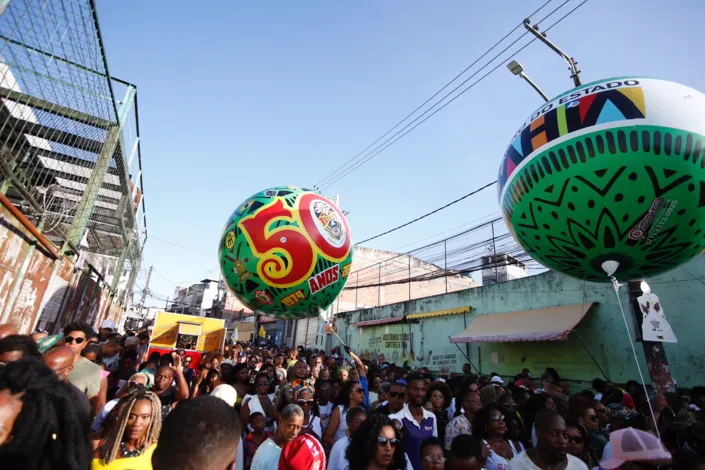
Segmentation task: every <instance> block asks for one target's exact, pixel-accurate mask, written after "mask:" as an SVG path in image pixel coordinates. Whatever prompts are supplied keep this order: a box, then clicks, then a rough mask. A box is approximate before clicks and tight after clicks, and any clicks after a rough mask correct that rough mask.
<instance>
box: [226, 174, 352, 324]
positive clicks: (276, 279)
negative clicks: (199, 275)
mask: <svg viewBox="0 0 705 470" xmlns="http://www.w3.org/2000/svg"><path fill="white" fill-rule="evenodd" d="M352 255H353V246H352V241H351V237H350V228H349V226H348V223H347V221H346V220H345V216H344V215H343V213H342V212H341V211H340V209H338V208H337V207H336V206H335V204H333V203H332V202H331V201H330V200H328V199H327V198H325V197H323V196H321V195H319V194H316V193H314V192H312V191H308V190H305V189H301V188H296V187H290V186H281V187H276V188H269V189H267V190H264V191H262V192H260V193H257V194H255V195H253V196H252V197H250V198H248V199H247V200H246V201H245V202H244V203H242V204H241V205H240V206H238V209H237V210H236V211H235V212H234V213H233V215H232V216H231V217H230V219H228V224H227V226H226V227H225V230H224V232H223V236H222V238H221V243H220V248H219V257H220V266H221V271H222V272H223V277H224V279H225V281H226V283H227V285H228V287H230V289H231V290H232V291H233V293H234V294H235V295H236V296H237V297H238V298H239V299H240V301H241V302H242V303H243V304H244V305H246V306H247V307H249V308H251V309H252V310H255V311H259V312H261V313H266V314H269V315H273V316H276V317H279V318H305V317H310V316H315V315H318V313H319V311H320V310H322V309H323V310H325V309H326V308H327V307H328V306H330V304H331V303H333V301H334V300H335V299H336V297H337V296H338V294H339V293H340V291H341V290H342V289H343V287H344V285H345V282H346V280H347V277H348V275H349V273H350V268H351V266H352Z"/></svg>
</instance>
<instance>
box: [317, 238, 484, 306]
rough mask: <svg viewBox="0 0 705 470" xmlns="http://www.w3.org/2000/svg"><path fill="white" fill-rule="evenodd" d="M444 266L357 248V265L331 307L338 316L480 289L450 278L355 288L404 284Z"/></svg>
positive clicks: (470, 281)
mask: <svg viewBox="0 0 705 470" xmlns="http://www.w3.org/2000/svg"><path fill="white" fill-rule="evenodd" d="M441 269H443V265H442V264H441V265H440V266H436V265H435V264H431V263H427V262H426V261H423V260H421V259H419V258H416V257H414V256H413V255H412V256H409V255H408V254H400V253H395V252H391V251H384V250H377V249H374V248H366V247H355V252H354V254H353V265H352V269H351V273H350V276H349V278H348V279H347V281H346V288H345V289H344V290H343V292H341V293H340V295H339V296H338V298H337V299H336V301H335V302H334V303H333V305H332V306H331V308H332V309H333V312H334V313H337V312H347V311H352V310H357V309H358V308H366V307H372V306H374V307H379V306H381V305H389V304H393V303H397V302H403V301H406V300H409V299H414V298H421V297H428V296H430V295H438V294H445V293H446V292H455V291H458V290H463V289H468V288H471V287H477V286H479V285H480V284H478V283H477V282H475V281H474V280H473V279H472V278H471V277H469V276H461V275H454V276H447V277H441V278H437V279H432V280H429V281H421V282H412V283H411V287H410V286H409V283H400V284H388V285H384V286H375V287H366V288H364V289H352V287H356V286H366V285H376V284H384V283H391V282H394V281H400V280H401V281H403V280H405V279H408V278H409V277H416V276H424V275H428V274H431V273H437V272H438V271H439V270H441Z"/></svg>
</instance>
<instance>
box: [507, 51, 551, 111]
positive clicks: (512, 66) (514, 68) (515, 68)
mask: <svg viewBox="0 0 705 470" xmlns="http://www.w3.org/2000/svg"><path fill="white" fill-rule="evenodd" d="M507 68H508V69H509V71H510V72H512V73H513V74H514V75H517V76H518V77H521V78H523V79H524V80H526V83H528V84H529V85H531V88H533V89H534V90H536V93H538V94H539V95H541V98H543V99H544V101H547V102H548V101H549V99H548V96H547V95H546V93H544V92H543V90H541V88H539V86H538V85H537V84H536V82H534V81H533V80H532V79H531V78H529V77H528V75H526V74H525V73H524V67H522V66H521V64H520V63H519V62H517V61H516V60H513V61H511V62H509V64H507Z"/></svg>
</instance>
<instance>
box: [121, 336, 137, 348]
mask: <svg viewBox="0 0 705 470" xmlns="http://www.w3.org/2000/svg"><path fill="white" fill-rule="evenodd" d="M138 344H140V339H139V338H138V337H137V336H128V337H127V338H125V346H126V347H127V346H137V345H138Z"/></svg>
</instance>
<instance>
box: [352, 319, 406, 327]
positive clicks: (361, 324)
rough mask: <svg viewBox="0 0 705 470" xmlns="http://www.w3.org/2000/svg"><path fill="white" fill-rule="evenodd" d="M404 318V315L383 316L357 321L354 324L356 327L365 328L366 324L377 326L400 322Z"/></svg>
mask: <svg viewBox="0 0 705 470" xmlns="http://www.w3.org/2000/svg"><path fill="white" fill-rule="evenodd" d="M402 320H404V317H390V318H382V319H380V320H368V321H359V322H357V323H353V326H354V327H355V328H364V327H366V326H377V325H386V324H388V323H399V322H400V321H402Z"/></svg>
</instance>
